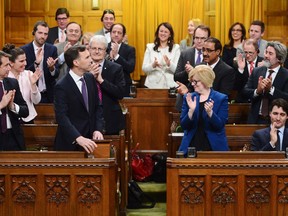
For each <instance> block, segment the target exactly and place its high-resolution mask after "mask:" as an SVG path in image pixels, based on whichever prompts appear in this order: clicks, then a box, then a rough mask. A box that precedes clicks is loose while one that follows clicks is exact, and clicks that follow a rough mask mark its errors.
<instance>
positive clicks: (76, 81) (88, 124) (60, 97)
mask: <svg viewBox="0 0 288 216" xmlns="http://www.w3.org/2000/svg"><path fill="white" fill-rule="evenodd" d="M64 58H65V62H66V64H67V66H68V67H69V68H70V71H69V73H67V74H66V75H65V76H64V77H63V78H62V79H61V80H59V81H58V82H57V84H56V85H55V90H54V91H55V100H54V106H55V115H56V120H57V123H58V128H57V133H56V138H55V145H54V149H55V150H58V151H75V150H76V151H77V150H78V151H81V150H83V149H84V150H85V151H86V152H87V153H92V152H93V151H94V149H95V148H96V147H97V145H96V143H95V142H94V141H93V140H98V139H103V135H102V133H101V132H102V130H103V117H102V116H103V115H102V106H101V105H100V102H99V97H98V89H97V84H96V80H95V78H94V76H93V75H92V74H91V73H87V71H90V70H91V68H92V67H93V66H96V65H92V59H91V57H90V53H89V51H88V50H87V49H86V46H79V45H76V46H73V47H70V48H69V49H68V50H67V51H66V52H65V54H64ZM92 139H93V140H92Z"/></svg>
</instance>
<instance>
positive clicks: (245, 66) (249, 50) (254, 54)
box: [234, 39, 263, 103]
mask: <svg viewBox="0 0 288 216" xmlns="http://www.w3.org/2000/svg"><path fill="white" fill-rule="evenodd" d="M243 53H244V55H243V54H242V53H240V54H239V55H238V57H237V66H236V67H235V68H238V71H237V72H236V79H235V83H234V90H236V91H237V96H236V100H235V102H236V103H247V102H250V101H249V100H248V99H247V98H245V97H244V96H243V95H242V90H243V88H244V86H245V85H246V83H247V80H248V78H249V76H250V75H251V74H252V72H253V70H254V68H256V67H260V66H262V65H263V62H262V61H263V58H262V57H260V56H258V53H259V48H258V43H257V41H256V40H254V39H247V40H245V41H244V43H243Z"/></svg>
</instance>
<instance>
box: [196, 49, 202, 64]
mask: <svg viewBox="0 0 288 216" xmlns="http://www.w3.org/2000/svg"><path fill="white" fill-rule="evenodd" d="M200 63H201V50H198V56H197V59H196V65H198V64H200Z"/></svg>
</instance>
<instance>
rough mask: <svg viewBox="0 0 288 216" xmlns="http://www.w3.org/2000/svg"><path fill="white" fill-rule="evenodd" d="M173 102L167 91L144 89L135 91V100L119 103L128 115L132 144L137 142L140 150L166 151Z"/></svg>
mask: <svg viewBox="0 0 288 216" xmlns="http://www.w3.org/2000/svg"><path fill="white" fill-rule="evenodd" d="M175 101H176V99H175V98H169V97H168V90H167V89H145V88H143V89H141V88H139V89H137V97H136V98H125V99H123V100H122V101H121V103H122V104H123V105H124V106H126V107H127V108H128V111H129V113H130V118H131V131H132V139H133V144H134V145H135V144H136V143H138V142H139V143H140V146H139V149H140V150H166V151H167V143H168V138H167V134H168V133H169V131H170V126H169V112H176V109H175Z"/></svg>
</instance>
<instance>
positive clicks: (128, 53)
mask: <svg viewBox="0 0 288 216" xmlns="http://www.w3.org/2000/svg"><path fill="white" fill-rule="evenodd" d="M110 51H111V43H109V44H108V48H107V53H108V54H109V53H110ZM118 54H119V58H118V59H117V60H116V61H115V62H116V63H118V64H120V65H121V66H122V67H123V72H124V78H125V82H126V86H125V92H124V96H127V97H129V91H130V86H131V84H132V79H131V77H130V74H131V73H132V72H133V71H134V69H135V63H136V54H135V48H134V47H132V46H129V45H128V44H125V43H121V47H120V49H119V52H118Z"/></svg>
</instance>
